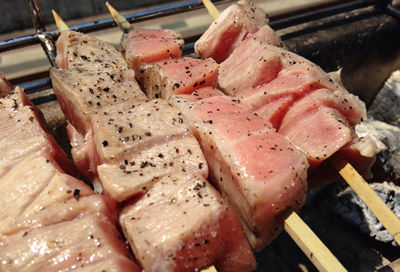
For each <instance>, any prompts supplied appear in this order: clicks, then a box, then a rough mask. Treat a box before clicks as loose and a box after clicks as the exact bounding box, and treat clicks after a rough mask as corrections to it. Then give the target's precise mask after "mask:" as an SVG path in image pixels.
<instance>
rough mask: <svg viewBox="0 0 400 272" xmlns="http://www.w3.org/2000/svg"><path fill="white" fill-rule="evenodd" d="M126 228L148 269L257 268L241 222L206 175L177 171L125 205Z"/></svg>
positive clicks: (140, 259) (139, 258)
mask: <svg viewBox="0 0 400 272" xmlns="http://www.w3.org/2000/svg"><path fill="white" fill-rule="evenodd" d="M120 223H121V226H122V229H123V231H124V233H125V235H126V237H128V241H129V244H130V246H131V248H132V250H133V251H134V253H135V256H136V257H137V260H138V261H139V262H140V263H141V264H142V266H143V268H144V270H146V271H149V272H150V271H197V270H200V269H202V268H205V267H207V266H209V265H212V264H214V265H215V266H216V268H217V270H218V271H253V270H254V269H255V267H256V263H255V258H254V256H253V254H252V252H251V249H250V247H249V245H248V243H247V241H246V238H245V236H244V234H243V230H242V228H241V226H240V223H239V220H238V219H237V217H236V216H235V215H234V213H233V212H232V210H231V209H230V208H229V207H228V206H227V204H226V203H225V202H224V200H223V199H222V197H221V196H220V195H219V194H218V193H217V192H216V191H215V189H213V188H212V187H211V186H210V184H209V183H208V182H207V180H205V179H204V177H201V176H193V175H190V174H172V175H168V176H165V177H163V178H162V179H160V180H159V181H158V182H157V183H155V184H154V185H153V186H152V187H151V188H150V189H149V191H148V192H147V194H146V195H143V196H142V197H141V198H138V199H136V200H134V201H131V202H130V203H127V204H126V206H125V207H124V208H123V209H122V212H121V216H120Z"/></svg>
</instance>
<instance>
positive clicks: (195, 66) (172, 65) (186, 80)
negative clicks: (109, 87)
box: [142, 57, 218, 99]
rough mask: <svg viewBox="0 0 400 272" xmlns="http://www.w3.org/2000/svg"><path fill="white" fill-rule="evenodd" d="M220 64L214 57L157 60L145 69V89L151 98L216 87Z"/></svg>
mask: <svg viewBox="0 0 400 272" xmlns="http://www.w3.org/2000/svg"><path fill="white" fill-rule="evenodd" d="M217 78H218V64H217V63H216V62H215V61H214V60H212V59H205V60H200V59H193V58H189V57H185V58H181V59H172V60H166V61H161V62H157V63H155V64H152V65H149V66H147V67H146V68H145V69H144V71H143V82H142V85H143V89H144V91H145V92H146V94H147V96H148V97H149V98H150V99H153V98H168V97H170V96H171V95H173V94H190V93H192V92H194V91H195V90H197V89H200V88H203V87H214V88H215V87H216V86H217Z"/></svg>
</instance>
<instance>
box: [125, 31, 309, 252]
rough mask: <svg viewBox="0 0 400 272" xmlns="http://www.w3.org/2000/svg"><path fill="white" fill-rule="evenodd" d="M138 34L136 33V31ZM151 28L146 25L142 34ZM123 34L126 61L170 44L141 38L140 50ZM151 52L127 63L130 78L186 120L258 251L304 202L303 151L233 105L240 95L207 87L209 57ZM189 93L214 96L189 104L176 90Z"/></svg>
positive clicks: (213, 68) (213, 69)
mask: <svg viewBox="0 0 400 272" xmlns="http://www.w3.org/2000/svg"><path fill="white" fill-rule="evenodd" d="M144 32H145V31H144V30H141V31H140V32H136V33H140V35H143V33H144ZM152 33H154V30H151V32H149V34H152ZM161 33H162V31H160V34H161ZM127 35H128V37H130V38H131V41H134V40H137V39H133V36H134V35H135V32H133V31H132V30H131V31H130V32H129V33H128V34H127ZM126 37H127V36H126V35H125V36H123V42H122V44H123V46H124V47H128V46H130V48H131V49H130V50H126V51H125V57H126V58H127V59H128V54H129V55H130V56H131V57H132V56H140V57H142V58H146V57H145V56H146V54H148V55H152V56H153V52H154V51H161V50H165V48H168V45H169V46H176V45H174V44H171V43H167V42H165V43H162V44H158V45H154V44H153V43H149V45H148V46H147V47H145V46H143V45H142V47H145V48H149V50H148V51H147V52H146V51H143V50H140V52H135V50H133V49H134V48H135V46H134V45H130V44H129V41H128V40H127V39H126ZM164 40H165V41H166V40H170V39H167V38H165V39H164ZM154 47H156V48H154ZM159 56H160V59H159V60H158V61H157V59H155V58H152V61H153V63H151V62H148V63H146V66H145V67H143V66H141V67H138V66H135V65H136V63H135V62H132V61H130V62H129V64H130V66H131V68H132V69H134V70H136V71H140V70H142V71H143V73H141V75H140V76H137V78H138V80H141V81H142V84H141V85H142V86H143V87H144V91H145V92H146V93H147V95H148V97H149V98H154V97H155V96H154V93H156V94H159V95H160V96H161V97H162V98H168V97H170V100H169V101H170V103H171V104H172V105H173V106H174V107H175V108H177V109H179V111H180V112H182V113H183V115H184V116H185V118H186V119H187V120H189V121H190V123H191V127H192V131H193V133H194V134H195V135H196V137H197V139H198V140H199V142H200V144H201V146H202V149H203V152H204V153H205V156H206V159H207V163H208V166H209V168H210V173H211V178H212V180H213V183H214V185H215V186H216V187H217V188H218V189H219V190H220V191H221V192H222V194H223V195H224V197H225V198H226V199H227V201H228V202H229V204H230V206H231V207H232V208H233V209H234V210H235V211H236V213H237V214H238V215H239V217H240V219H241V222H242V225H243V227H244V229H245V232H246V235H247V238H248V240H249V242H250V244H251V246H252V247H253V249H255V250H260V249H262V248H263V247H265V245H267V244H268V243H270V242H271V241H272V240H273V239H274V238H275V237H276V236H277V235H278V234H279V233H280V232H281V231H282V229H283V221H284V219H285V218H286V217H287V215H289V214H290V212H291V211H298V210H299V209H300V208H301V206H302V205H303V203H304V200H305V196H306V191H307V182H306V176H307V167H308V163H307V161H306V159H305V157H304V155H303V154H302V153H301V152H300V151H299V150H298V149H297V148H296V147H295V146H293V145H292V144H291V143H289V142H288V141H287V139H286V138H285V137H283V136H282V135H280V134H277V133H276V131H275V129H274V128H272V126H271V125H270V124H269V122H268V121H265V120H264V119H262V118H261V117H258V116H255V115H254V114H252V113H251V112H250V111H249V109H248V108H247V107H246V106H244V105H243V106H242V104H239V102H240V101H236V100H233V99H232V98H230V97H228V96H226V95H224V94H223V93H221V92H220V91H219V90H217V89H215V88H213V87H216V85H217V84H216V80H217V75H218V74H217V68H218V66H217V64H216V63H215V62H212V61H210V59H206V60H204V61H201V60H195V59H191V58H182V59H175V58H173V59H165V56H162V54H159ZM147 59H150V57H149V58H147ZM210 75H213V76H212V77H211V76H210ZM214 75H215V76H214ZM199 77H200V79H201V80H202V81H200V83H199V79H198V78H199ZM210 77H211V78H212V80H210ZM204 86H207V87H204ZM203 90H204V92H205V94H203ZM193 92H195V94H197V96H195V95H194V96H193V97H196V98H199V96H200V97H204V96H213V95H217V96H218V97H213V98H209V99H204V100H203V101H201V102H200V101H199V103H198V105H195V103H188V102H186V101H185V99H186V98H182V97H181V96H180V95H179V94H185V93H186V94H190V93H193ZM174 95H177V97H175V96H174ZM156 97H157V96H156ZM191 99H193V98H191ZM184 101H185V102H184ZM196 106H198V107H196ZM225 118H226V120H227V121H226V122H224V121H223V120H224V119H225ZM195 122H197V123H195ZM239 128H241V129H239ZM210 148H211V150H210ZM271 188H273V189H272V190H271ZM271 192H272V193H271Z"/></svg>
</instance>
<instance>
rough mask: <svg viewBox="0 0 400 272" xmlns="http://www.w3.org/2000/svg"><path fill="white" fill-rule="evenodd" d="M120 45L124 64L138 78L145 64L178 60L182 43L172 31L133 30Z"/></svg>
mask: <svg viewBox="0 0 400 272" xmlns="http://www.w3.org/2000/svg"><path fill="white" fill-rule="evenodd" d="M121 45H122V48H123V49H124V54H125V60H126V62H127V63H128V65H129V67H130V68H131V69H133V70H134V71H135V72H136V76H139V75H140V70H141V69H142V68H144V65H146V64H150V63H154V62H158V61H161V60H164V59H173V58H180V57H181V56H182V47H183V45H184V41H183V39H182V35H181V34H180V33H178V32H176V31H174V30H169V29H133V30H131V31H129V33H128V34H124V35H123V37H122V42H121Z"/></svg>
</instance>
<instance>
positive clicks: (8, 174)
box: [0, 87, 138, 271]
mask: <svg viewBox="0 0 400 272" xmlns="http://www.w3.org/2000/svg"><path fill="white" fill-rule="evenodd" d="M0 105H1V108H2V109H1V111H0V117H1V118H0V120H1V122H0V128H1V129H0V151H1V152H0V153H1V159H0V193H1V194H2V195H3V196H5V197H2V198H0V202H1V203H0V218H1V222H2V224H1V226H0V270H1V271H47V270H57V271H59V270H60V271H70V270H72V269H77V268H80V267H82V266H84V265H86V264H88V265H91V264H93V263H94V262H102V261H103V260H105V259H108V258H109V257H113V256H114V257H118V258H126V261H127V262H129V263H130V266H131V267H132V268H135V269H136V271H138V268H137V266H136V264H135V263H134V262H133V261H131V260H129V259H128V256H129V253H128V252H127V250H126V248H125V246H124V243H123V242H122V241H120V240H119V234H118V232H117V229H116V227H115V225H114V216H115V211H114V210H113V206H111V205H110V204H111V203H109V202H108V200H106V199H104V198H103V197H102V196H98V195H94V193H93V191H92V190H91V189H90V188H89V187H88V186H87V185H85V184H84V183H83V182H81V181H78V180H76V179H75V178H73V177H72V176H69V175H67V174H65V173H64V172H63V168H64V169H67V170H68V169H69V166H68V160H67V159H66V157H65V154H64V153H63V152H62V151H61V149H60V148H59V147H58V146H57V144H56V142H55V140H54V138H53V137H51V136H50V135H49V134H48V133H47V131H46V130H45V124H44V121H43V119H42V115H41V114H40V112H39V111H38V109H36V108H35V107H34V106H33V105H32V103H31V102H30V101H29V100H28V99H27V97H26V96H25V95H24V93H23V92H22V90H21V89H19V88H18V87H17V88H16V89H15V90H13V91H11V92H10V93H9V94H8V95H7V96H6V97H4V98H1V99H0ZM107 206H108V207H107ZM92 235H93V236H92ZM100 267H104V268H105V267H106V264H104V265H101V266H100ZM133 271H135V270H133Z"/></svg>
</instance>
